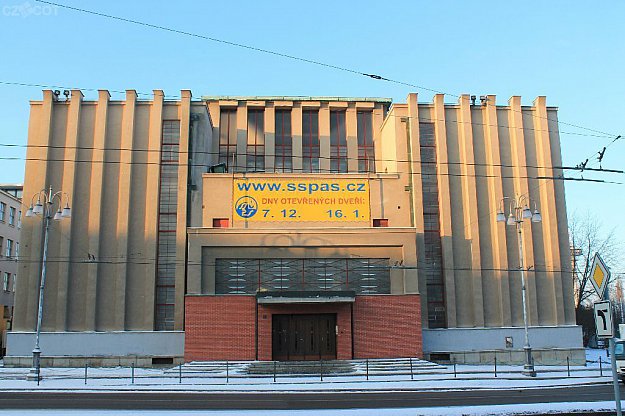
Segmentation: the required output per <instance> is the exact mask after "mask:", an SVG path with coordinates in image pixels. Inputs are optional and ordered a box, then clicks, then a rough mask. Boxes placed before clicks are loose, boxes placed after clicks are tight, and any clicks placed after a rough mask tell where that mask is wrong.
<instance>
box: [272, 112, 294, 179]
mask: <svg viewBox="0 0 625 416" xmlns="http://www.w3.org/2000/svg"><path fill="white" fill-rule="evenodd" d="M275 152H276V161H275V170H276V172H292V171H293V136H291V110H276V144H275Z"/></svg>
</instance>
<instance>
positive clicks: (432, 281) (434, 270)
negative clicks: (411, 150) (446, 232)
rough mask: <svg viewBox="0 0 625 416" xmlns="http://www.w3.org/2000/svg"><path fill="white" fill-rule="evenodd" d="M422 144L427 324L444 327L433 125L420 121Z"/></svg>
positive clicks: (445, 321)
mask: <svg viewBox="0 0 625 416" xmlns="http://www.w3.org/2000/svg"><path fill="white" fill-rule="evenodd" d="M419 147H420V153H421V186H422V188H423V224H424V230H423V234H424V240H425V264H424V267H425V270H424V272H425V278H426V288H427V311H428V326H429V327H430V328H445V327H446V325H447V314H446V308H445V283H444V280H443V268H442V264H443V250H442V245H441V236H440V225H439V224H440V216H439V209H438V178H437V176H436V175H437V168H436V136H435V135H434V124H432V123H419Z"/></svg>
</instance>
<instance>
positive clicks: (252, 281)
mask: <svg viewBox="0 0 625 416" xmlns="http://www.w3.org/2000/svg"><path fill="white" fill-rule="evenodd" d="M282 290H285V291H315V292H318V291H322V292H325V291H330V292H331V291H342V290H354V291H355V292H356V293H357V294H388V293H390V291H391V280H390V267H389V259H367V258H357V259H345V258H312V259H310V258H309V259H297V258H296V259H292V258H290V259H216V260H215V293H217V294H231V295H232V294H239V295H243V294H255V293H257V292H263V291H282Z"/></svg>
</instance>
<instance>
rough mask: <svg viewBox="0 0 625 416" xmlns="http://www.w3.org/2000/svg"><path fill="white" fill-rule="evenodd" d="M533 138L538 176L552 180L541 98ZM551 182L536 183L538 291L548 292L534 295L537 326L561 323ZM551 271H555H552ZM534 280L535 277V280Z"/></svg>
mask: <svg viewBox="0 0 625 416" xmlns="http://www.w3.org/2000/svg"><path fill="white" fill-rule="evenodd" d="M534 108H535V110H534V134H535V137H536V156H537V162H538V176H553V173H552V172H553V170H552V169H549V168H548V167H550V166H553V161H552V158H551V143H550V141H551V138H550V137H549V126H548V123H547V103H546V98H545V97H544V96H540V97H537V98H536V100H535V101H534ZM554 182H555V181H553V180H547V181H544V182H542V183H540V187H539V190H540V202H541V204H540V210H541V214H542V224H540V225H542V234H543V245H544V247H543V249H544V253H545V268H546V271H545V273H541V275H540V277H542V278H544V279H546V280H547V281H546V282H544V284H541V288H545V289H546V288H548V293H545V291H543V290H541V291H540V292H541V293H539V294H538V297H539V299H538V300H539V302H540V303H541V304H543V303H544V304H545V305H544V306H543V309H542V310H541V309H539V311H543V310H544V314H545V316H539V317H538V322H539V323H543V322H544V323H563V322H564V301H563V299H562V278H561V274H562V273H561V272H560V271H559V270H560V268H561V265H560V261H559V259H560V244H559V241H558V217H557V215H558V212H557V209H556V190H555V185H554ZM554 270H555V271H554ZM537 278H538V276H537Z"/></svg>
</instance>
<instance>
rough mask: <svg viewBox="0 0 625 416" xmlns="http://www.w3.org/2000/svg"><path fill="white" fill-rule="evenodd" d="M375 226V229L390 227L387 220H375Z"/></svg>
mask: <svg viewBox="0 0 625 416" xmlns="http://www.w3.org/2000/svg"><path fill="white" fill-rule="evenodd" d="M373 226H374V227H388V219H387V218H374V219H373Z"/></svg>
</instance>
